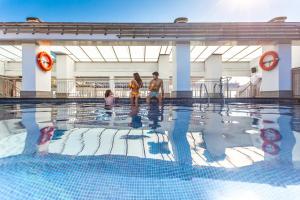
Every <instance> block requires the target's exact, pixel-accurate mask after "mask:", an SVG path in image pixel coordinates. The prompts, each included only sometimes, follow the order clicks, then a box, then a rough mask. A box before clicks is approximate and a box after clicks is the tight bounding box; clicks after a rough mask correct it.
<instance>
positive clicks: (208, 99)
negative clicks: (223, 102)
mask: <svg viewBox="0 0 300 200" xmlns="http://www.w3.org/2000/svg"><path fill="white" fill-rule="evenodd" d="M202 87H204V89H205V92H206V95H207V101H208V104H210V96H209V94H208V90H207V87H206V85H205V83H201V84H200V98H202Z"/></svg>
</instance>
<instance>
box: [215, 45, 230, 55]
mask: <svg viewBox="0 0 300 200" xmlns="http://www.w3.org/2000/svg"><path fill="white" fill-rule="evenodd" d="M231 47H232V46H220V47H219V48H218V49H217V50H216V51H215V54H224V53H225V52H226V51H228V50H229V49H230V48H231Z"/></svg>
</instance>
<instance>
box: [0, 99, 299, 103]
mask: <svg viewBox="0 0 300 200" xmlns="http://www.w3.org/2000/svg"><path fill="white" fill-rule="evenodd" d="M224 100H225V103H250V104H251V103H261V104H268V103H285V104H289V103H290V104H300V98H225V99H222V98H211V99H210V101H209V102H210V103H219V104H223V103H224ZM145 102H146V99H145V98H141V99H140V103H145ZM28 103H29V104H30V103H34V104H38V103H104V99H103V98H0V104H28ZM116 103H117V104H128V103H130V100H129V99H128V98H118V99H116ZM164 103H166V104H172V103H208V99H207V98H165V99H164Z"/></svg>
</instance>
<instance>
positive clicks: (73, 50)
mask: <svg viewBox="0 0 300 200" xmlns="http://www.w3.org/2000/svg"><path fill="white" fill-rule="evenodd" d="M66 48H67V49H68V50H69V51H70V52H71V53H72V54H73V55H74V56H75V57H76V58H78V59H79V60H80V61H83V60H89V61H91V60H90V59H89V57H88V56H87V55H86V54H85V53H84V51H83V50H82V49H81V48H80V47H79V46H66Z"/></svg>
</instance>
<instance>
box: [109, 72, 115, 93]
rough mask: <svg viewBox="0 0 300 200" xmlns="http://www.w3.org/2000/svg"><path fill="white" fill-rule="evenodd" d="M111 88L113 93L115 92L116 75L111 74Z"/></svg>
mask: <svg viewBox="0 0 300 200" xmlns="http://www.w3.org/2000/svg"><path fill="white" fill-rule="evenodd" d="M109 88H110V89H111V91H112V92H113V93H115V91H116V90H115V77H114V76H109Z"/></svg>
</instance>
